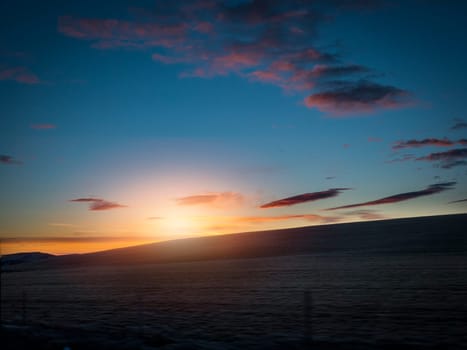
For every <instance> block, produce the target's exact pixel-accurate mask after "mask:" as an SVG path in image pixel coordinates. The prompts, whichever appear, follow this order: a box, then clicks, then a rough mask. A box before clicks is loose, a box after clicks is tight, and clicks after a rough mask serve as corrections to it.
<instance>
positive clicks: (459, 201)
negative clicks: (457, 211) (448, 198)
mask: <svg viewBox="0 0 467 350" xmlns="http://www.w3.org/2000/svg"><path fill="white" fill-rule="evenodd" d="M464 202H467V198H465V199H458V200H456V201H452V202H449V203H448V204H453V203H464Z"/></svg>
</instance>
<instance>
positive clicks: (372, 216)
mask: <svg viewBox="0 0 467 350" xmlns="http://www.w3.org/2000/svg"><path fill="white" fill-rule="evenodd" d="M343 214H344V215H347V216H357V217H359V218H360V219H362V220H382V219H387V217H386V216H384V215H383V214H380V213H379V212H377V211H376V210H371V209H366V210H364V209H361V210H352V211H347V212H345V213H343Z"/></svg>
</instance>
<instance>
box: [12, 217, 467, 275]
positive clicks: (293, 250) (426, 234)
mask: <svg viewBox="0 0 467 350" xmlns="http://www.w3.org/2000/svg"><path fill="white" fill-rule="evenodd" d="M30 254H39V255H37V257H36V255H30ZM296 254H336V255H355V256H365V255H366V256H368V255H375V254H386V255H393V254H425V255H434V254H442V255H449V254H450V255H456V254H461V255H464V254H467V214H459V215H445V216H431V217H416V218H404V219H393V220H380V221H367V222H358V223H347V224H333V225H322V226H309V227H300V228H291V229H283V230H273V231H261V232H247V233H237V234H230V235H222V236H210V237H199V238H188V239H181V240H173V241H166V242H160V243H152V244H145V245H140V246H133V247H127V248H120V249H113V250H107V251H102V252H97V253H89V254H74V255H62V256H55V257H53V259H50V258H47V257H50V255H48V254H42V255H41V253H29V254H26V256H24V257H23V259H25V258H26V260H27V259H30V260H29V262H31V263H30V264H27V265H28V266H25V265H21V269H23V268H26V267H27V268H56V267H77V266H89V265H116V264H150V263H168V262H186V261H199V260H211V259H239V258H255V257H265V256H280V255H296ZM14 255H18V256H19V257H21V255H20V254H14ZM7 258H8V259H11V256H10V257H9V256H7ZM34 259H36V260H34ZM19 260H21V259H19ZM13 261H14V259H13Z"/></svg>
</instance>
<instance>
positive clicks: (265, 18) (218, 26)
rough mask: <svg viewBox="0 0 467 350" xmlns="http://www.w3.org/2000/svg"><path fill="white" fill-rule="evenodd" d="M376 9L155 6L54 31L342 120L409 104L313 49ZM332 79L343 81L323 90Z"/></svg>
mask: <svg viewBox="0 0 467 350" xmlns="http://www.w3.org/2000/svg"><path fill="white" fill-rule="evenodd" d="M379 3H380V2H372V4H371V5H370V3H369V2H367V1H364V2H360V1H359V2H358V4H359V6H355V5H351V2H349V1H347V0H334V1H332V2H321V1H317V2H315V1H302V0H289V1H281V0H269V1H263V0H253V1H234V2H224V1H211V0H188V1H183V2H182V3H179V2H172V3H170V2H167V1H155V2H154V4H153V6H152V8H151V9H149V10H144V9H139V11H137V12H138V13H136V12H135V13H133V18H134V19H133V20H123V19H119V18H107V19H99V18H75V17H71V16H63V17H61V18H59V20H58V31H59V32H60V33H62V34H64V35H66V36H69V37H72V38H75V39H79V40H86V41H89V42H90V43H91V46H93V47H95V48H97V49H105V50H108V49H132V50H134V49H146V50H148V49H150V50H151V51H152V52H151V55H152V58H153V60H154V61H157V62H160V63H163V64H180V65H182V66H183V72H182V73H181V76H182V77H201V78H209V77H213V76H219V75H228V74H236V75H239V76H241V77H243V78H245V79H248V80H251V81H260V82H263V83H268V84H274V85H277V86H279V87H280V88H282V89H284V90H286V91H289V92H296V93H304V94H306V95H309V96H308V97H307V98H306V99H305V104H306V105H307V106H309V107H310V108H318V109H320V110H321V111H324V112H327V113H329V112H330V113H332V114H334V115H344V114H347V113H349V112H350V113H355V112H361V111H374V110H376V109H380V108H395V107H401V106H405V105H406V104H407V102H408V101H409V100H410V99H411V97H410V94H409V93H408V92H407V91H405V90H403V89H400V88H397V87H394V86H388V85H383V84H380V83H377V82H374V81H368V80H363V79H370V78H374V77H375V76H376V74H375V72H373V70H372V69H371V68H369V67H365V66H362V65H359V64H355V63H347V62H344V61H343V59H342V57H341V55H339V53H338V52H331V51H327V50H323V49H322V48H320V47H317V46H316V44H315V43H316V42H317V39H318V38H319V29H320V26H321V25H323V24H324V23H326V22H329V21H330V20H331V19H332V18H338V16H336V15H337V14H338V13H341V12H349V11H357V12H361V11H366V10H368V9H369V8H371V9H376V8H377V7H378V6H379ZM375 4H378V5H375ZM148 51H149V50H148ZM331 79H343V80H345V82H341V83H340V86H339V87H337V86H336V84H334V87H333V88H332V89H331V90H329V89H328V87H329V80H331ZM351 79H355V81H353V80H351Z"/></svg>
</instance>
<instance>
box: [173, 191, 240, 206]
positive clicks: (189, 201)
mask: <svg viewBox="0 0 467 350" xmlns="http://www.w3.org/2000/svg"><path fill="white" fill-rule="evenodd" d="M175 200H176V202H177V204H178V205H207V206H210V207H225V206H236V205H240V204H242V203H243V201H244V197H243V195H241V194H240V193H236V192H208V193H205V194H197V195H193V196H186V197H179V198H176V199H175Z"/></svg>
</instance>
